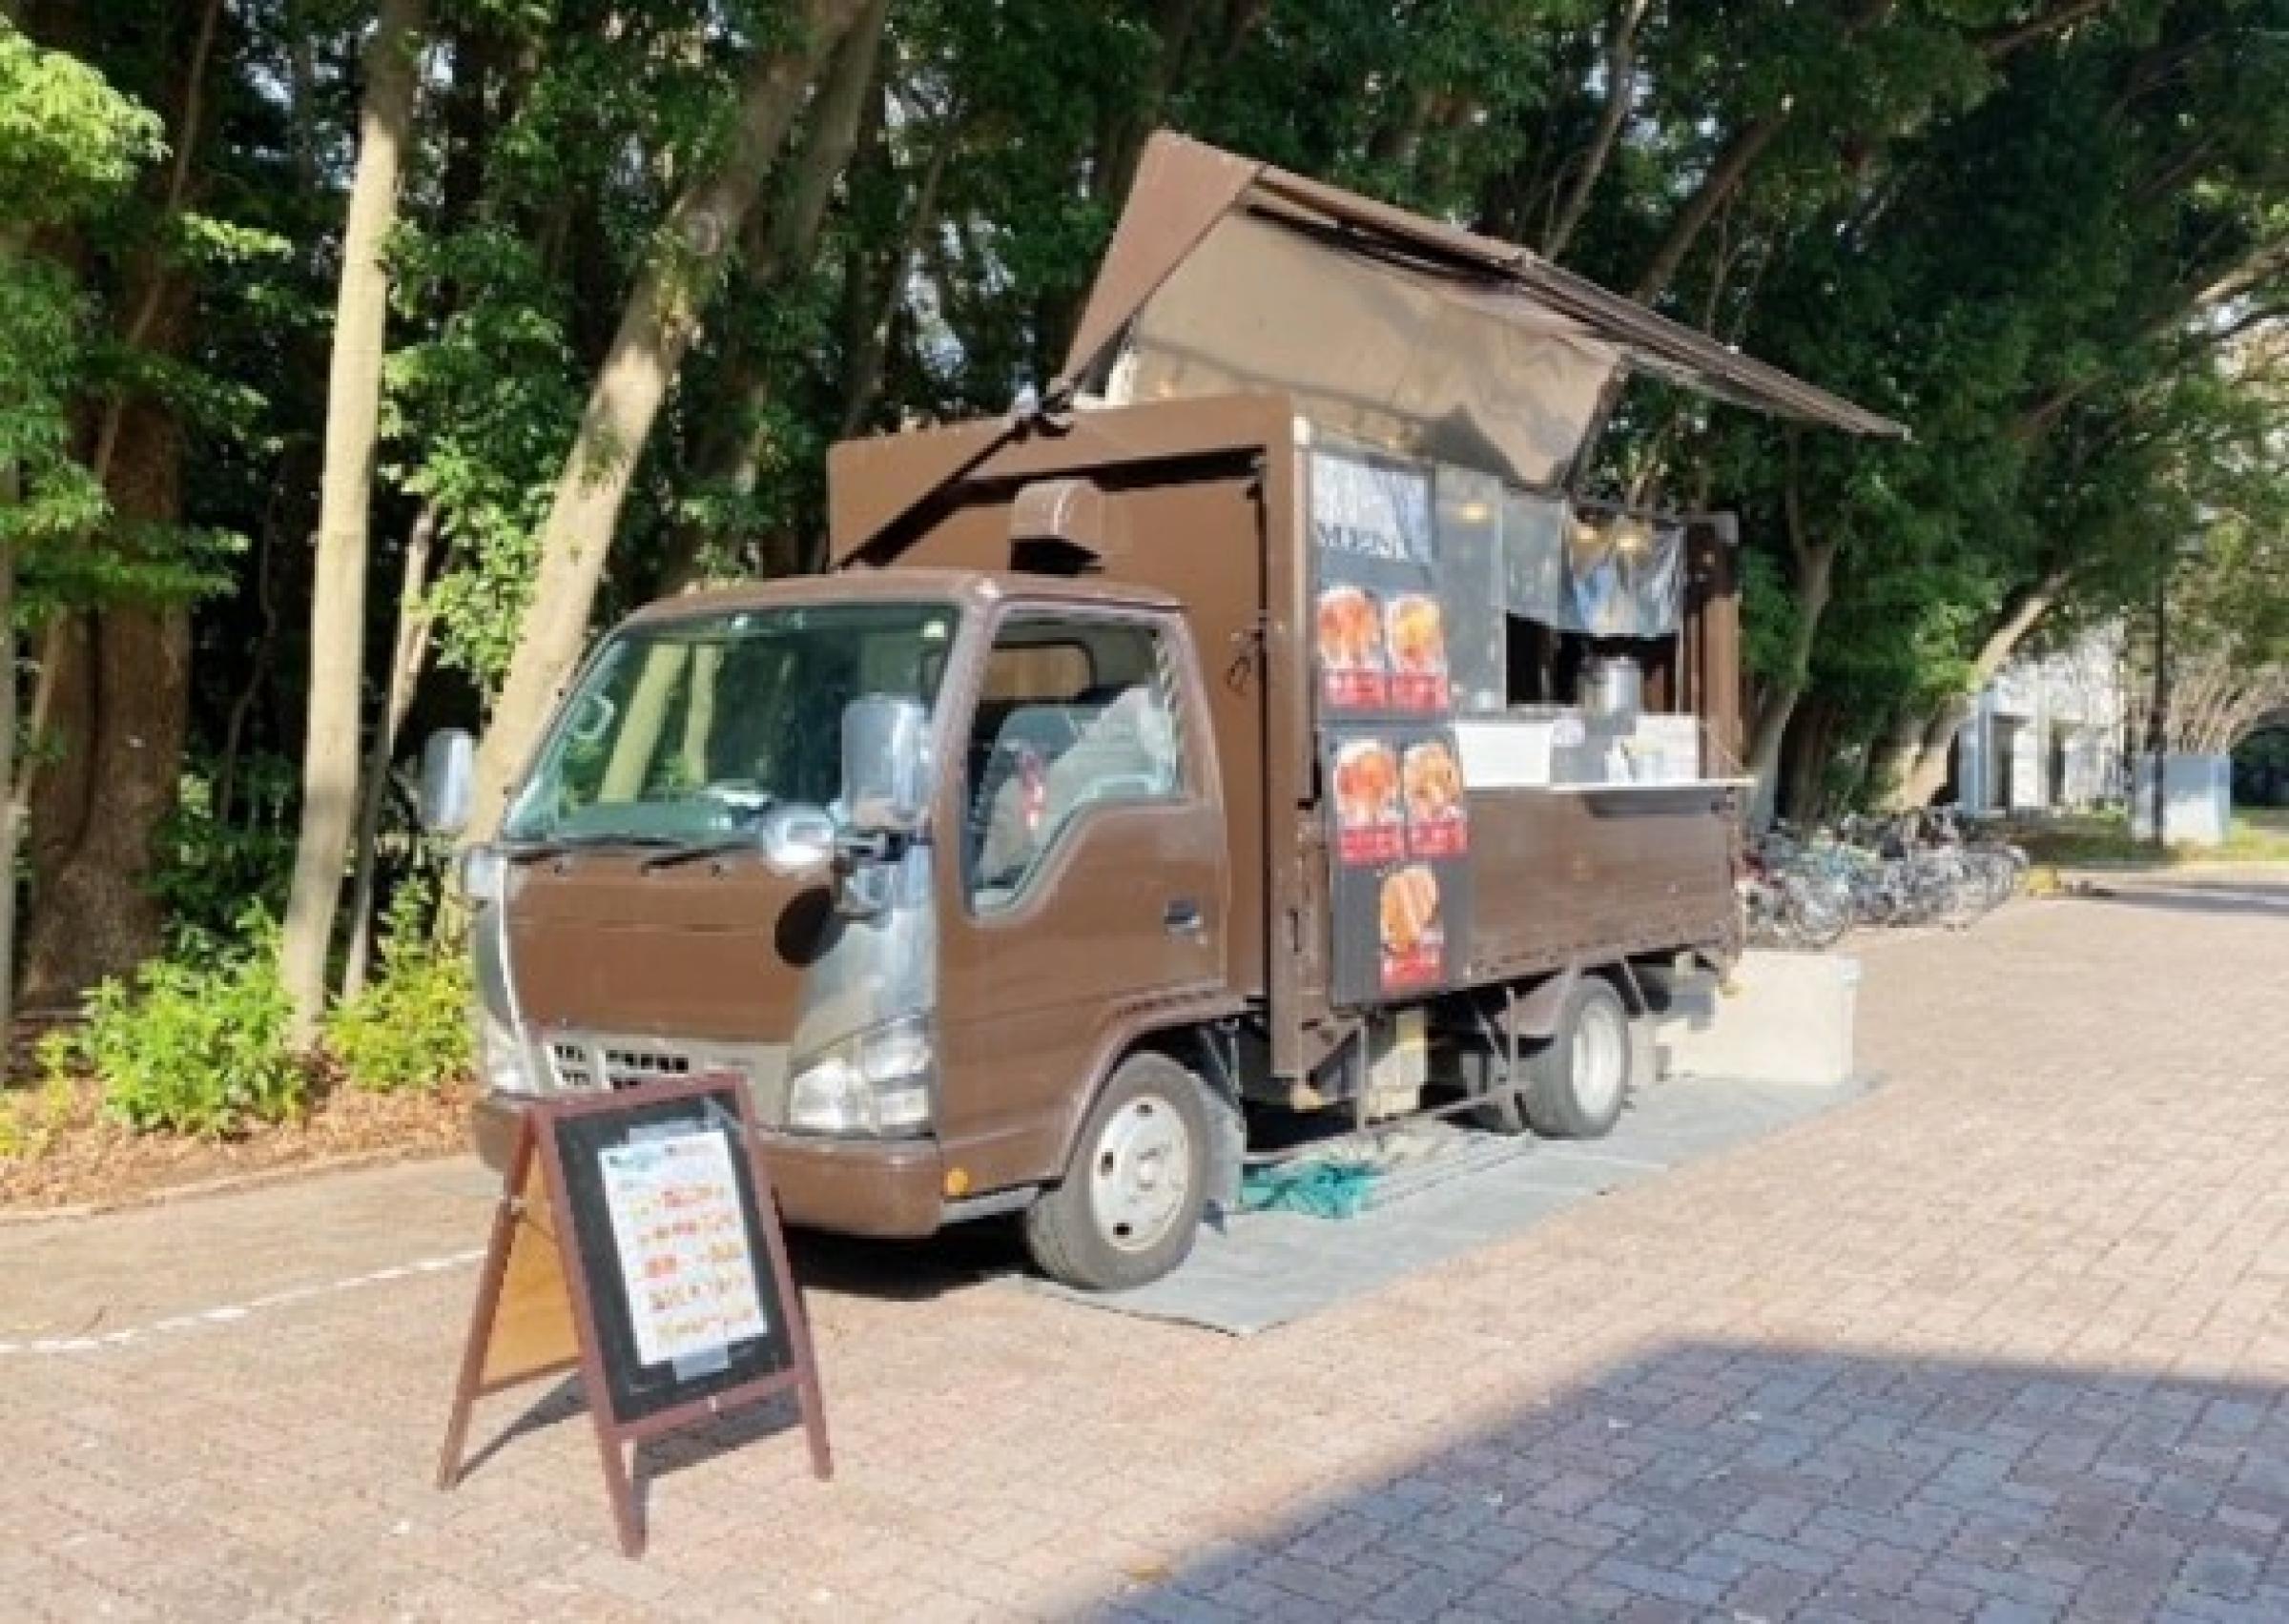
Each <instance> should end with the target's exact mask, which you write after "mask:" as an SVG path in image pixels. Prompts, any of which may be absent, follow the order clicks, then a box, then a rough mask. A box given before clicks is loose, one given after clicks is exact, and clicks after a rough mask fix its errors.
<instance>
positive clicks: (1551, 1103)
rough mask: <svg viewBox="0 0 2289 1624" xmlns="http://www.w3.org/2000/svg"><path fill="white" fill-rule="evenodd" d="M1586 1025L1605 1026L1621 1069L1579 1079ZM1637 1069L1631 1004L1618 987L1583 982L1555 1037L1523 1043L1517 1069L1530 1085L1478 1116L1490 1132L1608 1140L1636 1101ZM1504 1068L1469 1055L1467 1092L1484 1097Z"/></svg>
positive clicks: (1482, 1054) (1486, 1056) (1561, 1013)
mask: <svg viewBox="0 0 2289 1624" xmlns="http://www.w3.org/2000/svg"><path fill="white" fill-rule="evenodd" d="M1585 1024H1587V1025H1592V1026H1596V1027H1598V1028H1599V1029H1600V1030H1601V1032H1602V1033H1603V1035H1604V1036H1605V1037H1607V1038H1612V1039H1613V1040H1614V1041H1615V1042H1616V1043H1618V1045H1619V1047H1618V1050H1615V1051H1611V1052H1610V1059H1611V1060H1612V1062H1613V1064H1614V1065H1615V1066H1616V1067H1618V1069H1617V1070H1614V1071H1612V1072H1611V1073H1610V1074H1608V1075H1605V1076H1601V1077H1598V1078H1578V1077H1577V1076H1576V1075H1575V1041H1574V1039H1575V1036H1576V1034H1577V1033H1578V1032H1580V1031H1581V1030H1582V1029H1583V1027H1584V1026H1585ZM1635 1063H1636V1060H1635V1049H1634V1046H1633V1044H1632V1043H1631V1040H1630V1029H1629V1006H1628V1005H1626V1004H1624V1003H1623V1002H1622V1001H1621V995H1620V994H1619V993H1618V992H1616V991H1615V990H1614V984H1613V983H1612V982H1611V981H1608V980H1606V979H1604V978H1603V977H1602V976H1582V977H1580V978H1579V979H1578V980H1577V981H1576V982H1575V983H1574V985H1573V986H1572V987H1571V988H1570V989H1569V990H1568V991H1567V993H1566V997H1565V1001H1564V1002H1563V1003H1562V1004H1560V1005H1559V1006H1558V1012H1557V1027H1556V1030H1555V1031H1554V1032H1553V1034H1552V1035H1551V1036H1550V1037H1549V1038H1547V1039H1537V1040H1536V1041H1534V1042H1532V1043H1521V1044H1520V1045H1519V1053H1518V1066H1519V1069H1520V1070H1521V1071H1523V1072H1524V1073H1525V1077H1524V1079H1523V1080H1524V1082H1525V1085H1526V1086H1525V1087H1524V1088H1523V1089H1521V1090H1520V1091H1519V1092H1517V1093H1516V1094H1513V1095H1511V1096H1509V1097H1507V1098H1495V1099H1480V1100H1478V1101H1477V1103H1476V1105H1475V1106H1474V1108H1473V1110H1472V1113H1471V1115H1472V1118H1473V1120H1475V1121H1476V1122H1477V1124H1478V1125H1479V1126H1480V1127H1482V1128H1484V1129H1486V1130H1487V1131H1488V1132H1490V1133H1497V1134H1523V1133H1536V1134H1539V1135H1541V1136H1542V1137H1543V1138H1544V1139H1603V1138H1604V1137H1605V1136H1606V1135H1607V1134H1609V1133H1611V1132H1613V1129H1614V1124H1615V1123H1616V1122H1617V1121H1619V1120H1620V1118H1621V1107H1622V1106H1623V1105H1625V1104H1627V1103H1628V1101H1629V1092H1630V1089H1631V1087H1632V1086H1633V1084H1634V1083H1635V1081H1636V1079H1635V1078H1634V1077H1633V1076H1632V1075H1631V1073H1632V1069H1633V1067H1634V1066H1635ZM1500 1070H1501V1068H1500V1063H1499V1061H1498V1060H1497V1059H1495V1058H1494V1057H1493V1056H1492V1055H1491V1054H1490V1053H1489V1052H1488V1051H1487V1050H1486V1049H1485V1048H1484V1047H1483V1046H1474V1047H1473V1048H1472V1049H1469V1050H1466V1051H1465V1052H1464V1056H1463V1086H1464V1088H1465V1090H1466V1091H1467V1092H1469V1093H1471V1094H1473V1095H1484V1094H1486V1093H1487V1092H1488V1091H1489V1090H1491V1089H1492V1088H1493V1087H1494V1086H1495V1079H1496V1078H1498V1077H1499V1076H1500Z"/></svg>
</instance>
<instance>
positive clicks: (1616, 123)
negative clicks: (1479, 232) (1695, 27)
mask: <svg viewBox="0 0 2289 1624" xmlns="http://www.w3.org/2000/svg"><path fill="white" fill-rule="evenodd" d="M1651 4H1652V0H1620V5H1619V8H1618V9H1617V10H1615V12H1614V22H1613V27H1612V29H1611V30H1610V31H1608V33H1607V35H1606V42H1605V105H1604V106H1603V107H1602V108H1599V109H1598V129H1597V132H1596V134H1593V135H1592V136H1591V137H1590V144H1589V146H1588V148H1587V149H1586V150H1585V151H1584V152H1583V153H1582V154H1581V166H1580V168H1578V169H1577V170H1576V171H1575V172H1574V184H1573V185H1572V186H1571V187H1569V188H1568V189H1567V192H1566V197H1565V201H1564V202H1563V203H1561V204H1560V205H1559V206H1558V211H1557V219H1555V220H1553V221H1552V222H1551V224H1550V229H1549V231H1548V232H1547V233H1545V234H1544V235H1543V237H1542V257H1543V258H1545V259H1556V258H1557V257H1558V256H1559V255H1561V254H1563V253H1564V252H1565V251H1566V244H1567V243H1569V242H1571V241H1573V240H1574V232H1575V228H1576V227H1578V226H1579V225H1580V224H1581V216H1583V215H1584V214H1586V213H1587V212H1588V211H1589V207H1590V195H1591V194H1592V193H1593V192H1595V191H1596V190H1597V189H1598V178H1599V177H1600V176H1601V175H1604V174H1605V166H1606V164H1607V163H1608V162H1609V161H1611V159H1612V157H1613V155H1614V147H1615V145H1616V143H1617V142H1619V139H1620V136H1621V126H1622V125H1623V123H1625V122H1626V121H1627V120H1628V117H1629V109H1630V104H1631V103H1632V102H1633V101H1635V100H1636V99H1637V93H1638V26H1639V24H1640V23H1642V22H1643V21H1644V20H1645V12H1646V10H1647V8H1648V7H1649V6H1651Z"/></svg>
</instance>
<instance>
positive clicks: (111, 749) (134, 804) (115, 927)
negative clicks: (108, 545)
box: [24, 298, 191, 1009]
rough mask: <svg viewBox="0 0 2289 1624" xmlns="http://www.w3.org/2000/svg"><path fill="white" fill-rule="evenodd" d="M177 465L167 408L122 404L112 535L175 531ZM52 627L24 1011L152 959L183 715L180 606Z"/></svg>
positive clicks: (187, 650)
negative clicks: (162, 839)
mask: <svg viewBox="0 0 2289 1624" xmlns="http://www.w3.org/2000/svg"><path fill="white" fill-rule="evenodd" d="M173 302H174V300H173V299H172V298H171V299H170V303H171V304H172V303H173ZM171 324H172V323H171ZM182 464H183V439H182V430H181V425H180V424H179V423H178V422H177V421H176V420H175V414H174V409H173V408H172V407H171V406H169V405H166V404H164V403H162V402H160V401H153V400H149V399H137V400H135V401H133V402H132V403H130V404H129V405H128V407H127V408H126V410H125V411H124V412H122V413H121V416H120V428H119V432H118V435H117V439H116V442H115V450H114V454H113V459H112V465H111V472H110V477H109V479H108V480H107V482H106V489H107V492H108V494H109V496H110V498H111V504H112V511H113V515H114V516H115V521H116V524H117V525H118V527H119V530H120V532H121V533H123V534H129V535H132V534H134V532H135V531H136V530H138V529H142V528H147V527H159V526H167V525H173V524H179V523H180V522H181V518H182ZM64 624H65V630H64V634H63V636H62V638H61V640H60V648H59V658H58V660H57V667H56V669H55V670H54V671H53V673H52V685H53V687H52V693H53V703H52V720H53V722H54V723H55V733H56V736H57V737H58V739H59V741H60V742H61V745H62V750H61V752H60V754H59V755H58V757H57V758H56V760H55V762H54V763H53V765H52V767H51V769H50V770H49V771H45V772H43V773H42V774H41V775H40V777H39V780H38V783H37V786H36V787H35V789H34V791H33V795H32V802H31V811H32V819H31V847H32V869H33V873H34V874H35V875H36V876H37V882H38V883H37V885H36V887H35V889H34V891H33V893H32V907H31V919H30V921H29V928H28V930H27V931H26V934H25V941H24V1002H25V1004H26V1005H27V1006H29V1007H36V1008H42V1009H53V1008H59V1007H69V1006H71V1005H72V1004H74V1003H76V1002H77V1000H78V998H79V996H80V995H81V994H82V993H84V992H86V990H87V989H88V988H89V987H91V986H93V985H94V984H95V983H96V982H97V981H100V980H103V979H105V978H106V977H108V976H120V975H124V974H126V973H127V972H128V971H130V970H133V969H134V967H135V966H136V965H138V964H140V963H141V962H142V961H143V960H144V959H146V958H148V957H150V956H151V955H152V954H153V953H154V952H155V951H156V950H157V948H158V945H159V940H160V932H161V927H162V925H163V924H164V923H165V919H164V915H163V913H162V910H161V906H160V903H159V899H158V898H157V896H156V895H155V894H154V891H153V887H152V883H151V880H152V873H153V870H154V868H155V864H156V859H157V853H156V852H155V839H156V836H157V834H158V832H159V829H160V827H161V825H163V824H164V823H165V821H166V819H167V818H168V816H169V815H170V814H171V813H172V812H174V810H175V795H176V791H177V788H178V781H179V777H180V774H181V771H182V760H183V740H184V735H185V732H186V730H187V728H188V724H189V712H190V676H191V614H190V610H189V609H187V608H185V607H183V606H180V605H176V604H160V605H143V604H116V605H108V606H104V607H103V608H101V609H98V610H93V611H83V612H80V613H76V614H72V615H70V616H67V617H65V623H64Z"/></svg>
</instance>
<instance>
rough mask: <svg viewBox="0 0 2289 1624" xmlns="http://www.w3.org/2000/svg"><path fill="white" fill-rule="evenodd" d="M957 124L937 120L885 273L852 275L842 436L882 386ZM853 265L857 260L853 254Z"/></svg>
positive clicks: (866, 412) (861, 419) (858, 423)
mask: <svg viewBox="0 0 2289 1624" xmlns="http://www.w3.org/2000/svg"><path fill="white" fill-rule="evenodd" d="M960 130H961V121H960V116H959V113H952V112H949V113H947V114H946V115H945V116H944V117H943V118H941V119H940V120H939V121H938V132H937V134H936V136H935V137H934V139H933V142H932V145H931V149H930V156H929V158H928V160H927V161H926V164H925V166H924V168H923V170H922V175H921V178H920V180H918V182H916V184H915V189H914V203H913V206H912V207H911V208H910V209H909V210H908V212H907V215H906V228H905V230H904V232H903V233H901V234H900V236H899V237H898V241H897V249H896V251H895V252H894V253H893V255H892V256H891V258H890V261H889V264H888V266H887V268H886V274H885V275H884V276H883V278H882V279H881V281H880V282H879V283H875V282H871V281H868V280H866V279H865V278H863V277H860V276H856V275H854V277H853V278H852V279H851V283H850V287H851V294H852V311H853V315H854V325H855V327H856V331H855V332H853V333H852V335H851V339H850V347H849V349H848V350H847V351H846V352H845V354H844V357H843V369H842V372H843V378H842V433H843V436H844V438H845V439H848V438H849V437H850V436H852V435H854V434H856V433H857V432H858V431H859V429H861V428H863V427H864V426H865V425H866V420H867V418H868V417H869V416H870V415H872V413H873V411H874V409H875V400H876V397H877V396H878V395H880V394H881V392H882V369H883V363H884V361H885V360H886V359H887V358H888V356H889V354H890V329H891V324H892V323H893V322H894V321H896V320H897V314H898V307H899V306H900V305H902V304H903V303H905V301H906V279H907V277H908V276H909V275H910V274H911V273H912V271H913V268H914V258H915V256H916V255H917V254H918V252H920V250H921V246H922V242H923V239H924V238H926V237H927V236H929V235H930V232H931V230H932V229H933V228H934V227H935V226H936V225H937V224H938V184H939V182H940V181H941V180H942V179H944V177H945V173H946V162H947V160H948V159H949V158H951V157H952V156H953V154H954V148H955V146H956V144H957V142H958V140H959V135H960ZM852 263H853V269H854V271H856V270H857V269H858V268H859V265H860V261H859V260H858V259H857V258H856V257H854V259H853V262H852Z"/></svg>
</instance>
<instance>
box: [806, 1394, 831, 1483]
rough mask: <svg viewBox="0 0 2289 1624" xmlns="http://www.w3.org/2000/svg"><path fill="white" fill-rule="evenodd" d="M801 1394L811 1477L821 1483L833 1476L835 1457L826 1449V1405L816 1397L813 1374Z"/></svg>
mask: <svg viewBox="0 0 2289 1624" xmlns="http://www.w3.org/2000/svg"><path fill="white" fill-rule="evenodd" d="M801 1392H802V1399H803V1433H804V1435H805V1436H806V1437H808V1438H809V1439H810V1440H811V1475H812V1476H813V1477H815V1478H817V1479H818V1480H819V1481H820V1482H822V1483H823V1482H825V1481H826V1480H827V1479H828V1478H831V1477H833V1476H834V1475H835V1457H834V1455H833V1454H832V1453H830V1452H829V1450H828V1449H827V1416H826V1405H825V1404H824V1403H823V1402H822V1401H821V1400H820V1398H819V1395H818V1381H817V1376H816V1373H815V1372H814V1374H813V1377H812V1380H811V1381H810V1382H808V1383H806V1384H805V1385H804V1386H803V1388H801Z"/></svg>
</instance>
